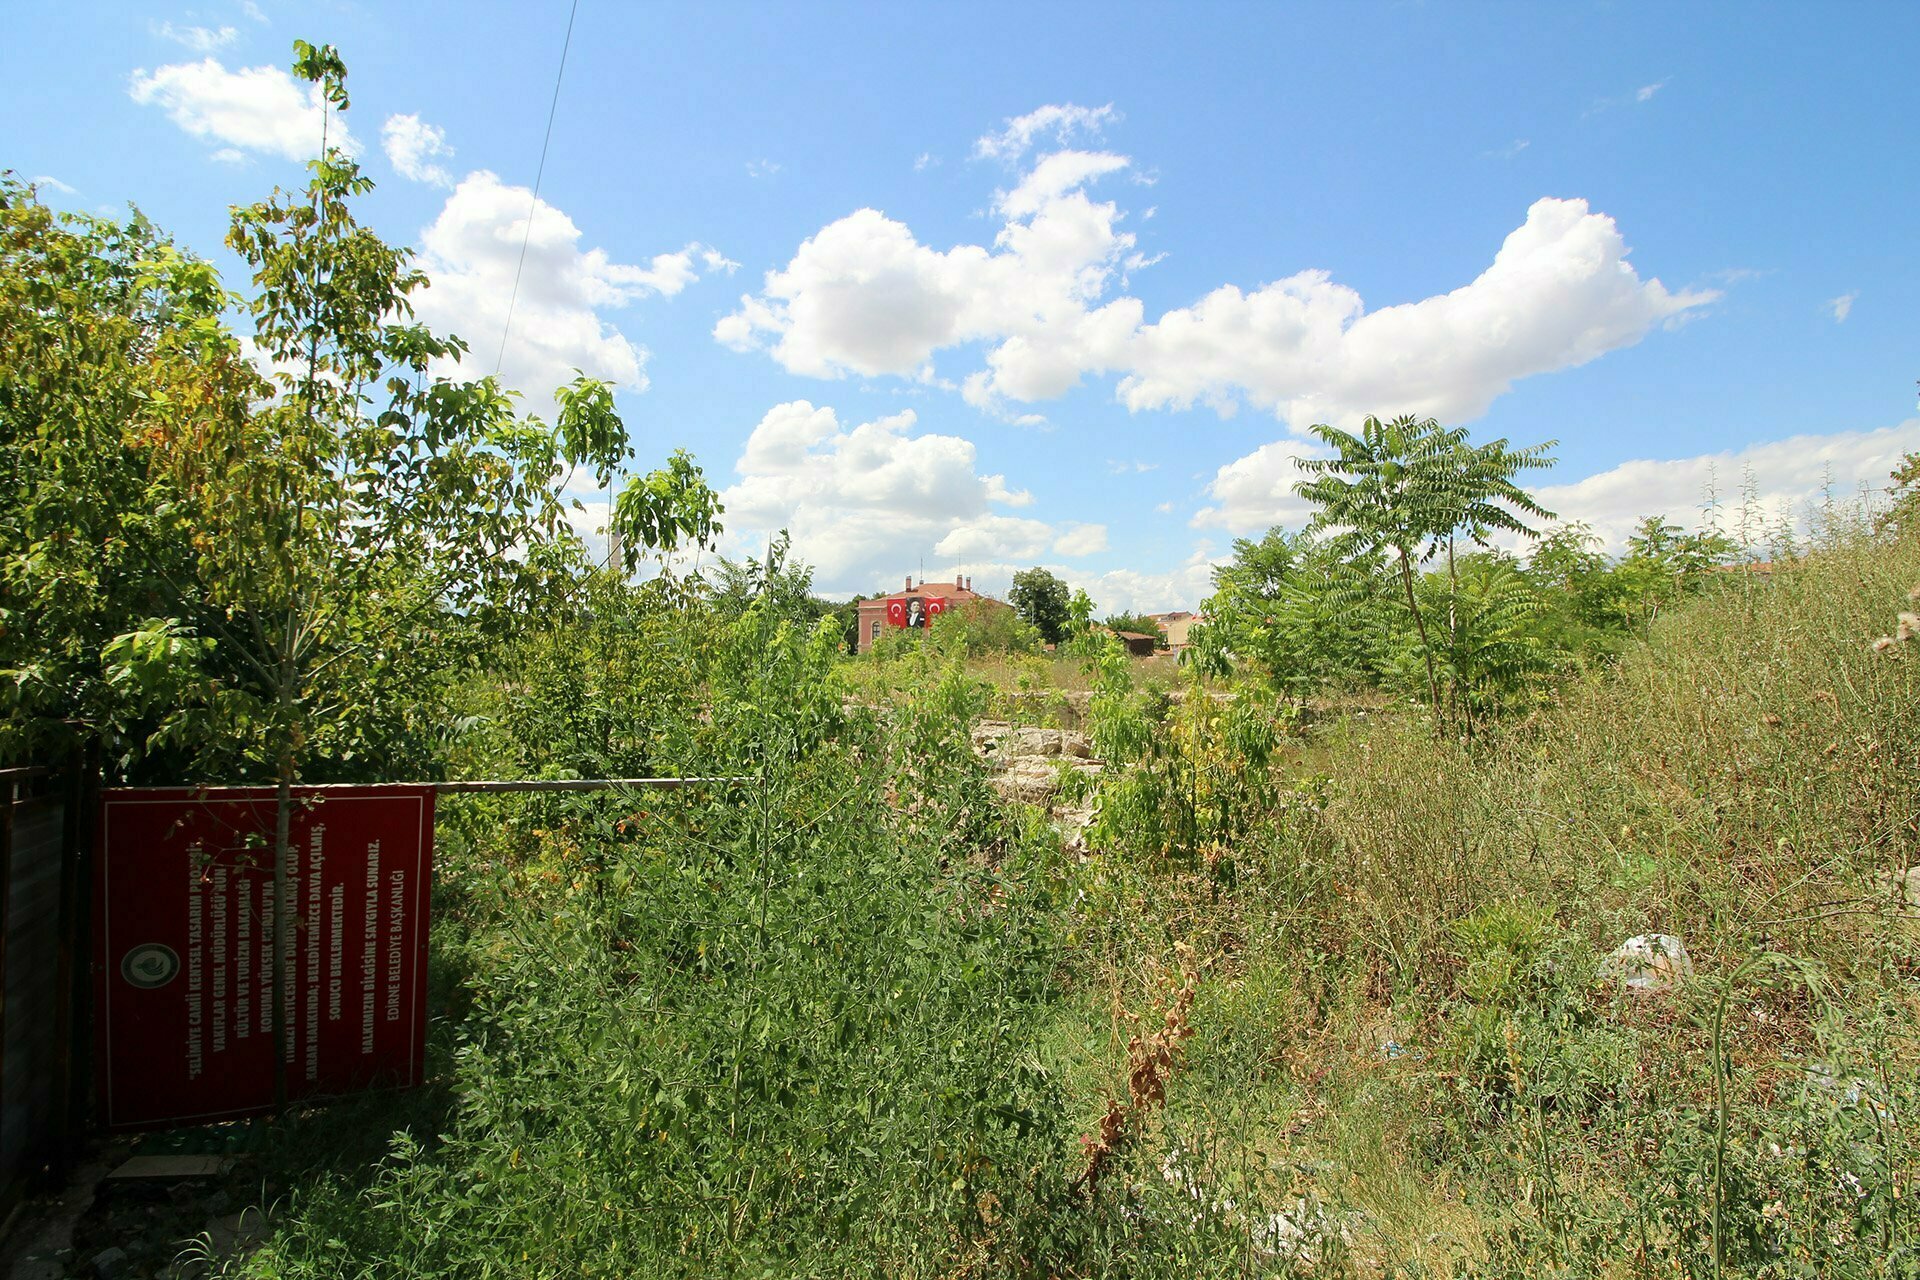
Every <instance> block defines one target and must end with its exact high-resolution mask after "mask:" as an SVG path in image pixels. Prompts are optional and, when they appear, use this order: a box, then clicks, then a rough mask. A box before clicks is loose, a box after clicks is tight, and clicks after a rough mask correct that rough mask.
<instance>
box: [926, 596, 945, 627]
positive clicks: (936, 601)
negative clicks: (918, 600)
mask: <svg viewBox="0 0 1920 1280" xmlns="http://www.w3.org/2000/svg"><path fill="white" fill-rule="evenodd" d="M946 611H947V602H946V601H945V600H942V599H941V598H940V597H939V596H935V597H934V598H933V599H931V600H929V601H927V625H928V626H932V625H933V615H934V614H936V613H945V612H946Z"/></svg>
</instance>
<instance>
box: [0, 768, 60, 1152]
mask: <svg viewBox="0 0 1920 1280" xmlns="http://www.w3.org/2000/svg"><path fill="white" fill-rule="evenodd" d="M12 826H13V851H12V857H11V858H10V859H8V862H9V863H10V869H11V875H10V878H9V882H8V884H7V919H6V931H7V934H6V952H5V956H6V1006H5V1018H6V1026H5V1033H6V1038H5V1043H4V1047H3V1048H0V1053H4V1055H5V1056H4V1058H0V1093H3V1094H4V1096H3V1097H0V1183H4V1184H9V1185H11V1184H14V1183H16V1182H17V1180H19V1179H22V1178H32V1177H33V1176H35V1175H36V1174H37V1173H38V1172H39V1171H40V1168H41V1166H42V1165H44V1164H45V1163H46V1161H47V1160H48V1158H49V1156H50V1154H51V1152H50V1147H51V1145H52V1143H53V1141H54V1138H55V1135H56V1134H57V1133H58V1132H59V1130H60V1124H61V1120H62V1116H63V1112H64V1109H65V1107H66V1099H65V1098H64V1097H63V1096H61V1087H62V1074H63V1073H62V1071H61V1069H60V1057H61V1044H60V1039H61V1036H62V1035H63V1034H64V1029H65V1027H66V1020H65V1017H64V1014H63V1012H62V1010H61V1008H60V1004H61V1000H62V999H63V993H62V991H61V989H60V982H59V977H58V975H60V974H61V972H62V965H61V960H60V922H61V910H60V890H61V870H62V867H61V860H62V849H63V847H64V844H65V840H64V836H65V832H66V803H65V801H64V800H63V799H62V798H61V797H60V796H57V795H56V796H39V797H34V798H30V799H23V800H21V801H19V802H18V803H16V804H15V805H14V806H13V823H12Z"/></svg>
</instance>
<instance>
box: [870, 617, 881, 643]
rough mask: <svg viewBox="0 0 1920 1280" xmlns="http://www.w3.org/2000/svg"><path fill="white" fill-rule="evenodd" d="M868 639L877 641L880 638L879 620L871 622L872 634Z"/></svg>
mask: <svg viewBox="0 0 1920 1280" xmlns="http://www.w3.org/2000/svg"><path fill="white" fill-rule="evenodd" d="M868 638H869V639H872V640H878V639H879V638H880V619H878V618H875V619H874V620H873V634H872V635H871V636H869V637H868Z"/></svg>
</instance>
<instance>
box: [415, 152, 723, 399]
mask: <svg viewBox="0 0 1920 1280" xmlns="http://www.w3.org/2000/svg"><path fill="white" fill-rule="evenodd" d="M529 215H531V218H530V217H529ZM529 222H531V225H529ZM581 240H582V233H581V231H580V228H579V227H578V226H576V225H575V224H574V221H573V219H571V218H569V217H568V216H567V215H566V214H565V213H564V212H562V211H561V210H559V209H557V208H555V207H554V206H553V205H551V204H549V203H548V202H547V201H545V200H540V201H537V202H536V201H534V200H533V193H532V192H531V191H530V190H529V189H528V188H526V187H522V186H516V185H513V184H510V183H505V182H502V181H501V180H500V179H499V177H497V176H496V175H494V174H492V173H490V172H488V171H486V170H484V169H483V170H478V171H476V172H474V173H470V174H468V175H467V176H466V177H465V178H463V179H461V181H460V184H459V186H458V187H456V188H455V189H454V191H453V193H452V194H451V195H449V196H448V197H447V201H446V204H445V205H444V206H443V207H442V208H441V210H440V214H439V216H438V217H437V218H435V219H434V221H433V222H432V224H431V225H429V226H428V227H427V228H426V229H425V230H424V231H422V232H421V265H422V267H423V268H424V269H425V270H426V272H427V275H428V277H429V278H430V279H431V281H432V285H431V286H430V287H429V288H427V289H424V290H421V291H420V292H418V293H416V294H415V295H414V299H415V306H416V308H417V310H418V312H419V314H420V317H421V319H423V320H424V321H426V322H427V323H428V324H430V325H431V326H432V327H433V328H435V329H436V330H438V331H440V332H453V333H457V334H459V335H460V336H461V337H462V338H464V339H466V340H467V342H468V343H469V344H470V345H471V347H472V351H471V352H470V353H469V354H468V356H467V358H466V361H465V363H464V369H463V371H464V373H465V374H466V375H467V376H469V377H474V376H479V375H480V374H484V373H490V372H492V370H493V362H494V357H495V354H496V352H498V351H499V350H500V338H501V333H502V330H503V328H504V326H505V325H506V322H507V310H508V300H509V298H512V299H513V303H512V308H513V328H512V333H511V335H510V338H509V341H508V342H507V346H506V353H505V358H504V360H503V361H502V365H501V370H500V374H501V378H502V380H503V381H504V382H505V383H506V384H507V385H508V386H511V387H514V388H517V389H519V390H520V391H522V392H524V393H525V394H526V395H527V396H528V397H529V403H530V404H532V405H535V406H539V409H538V411H540V412H543V413H544V412H546V409H545V408H544V406H545V404H546V397H547V396H548V395H549V394H550V393H551V392H552V390H553V388H555V387H557V386H559V385H561V384H562V383H564V382H568V381H571V380H572V378H573V371H574V369H576V368H578V369H582V370H584V371H586V372H587V373H588V374H591V375H593V376H594V377H598V378H605V379H607V380H608V381H610V382H613V383H615V384H617V385H619V386H622V387H625V388H627V389H629V390H635V391H638V390H643V389H644V388H645V387H646V385H647V379H646V373H645V366H646V360H647V352H646V350H645V349H644V348H642V347H641V346H639V345H638V344H636V343H634V342H632V341H630V340H629V339H628V338H627V337H626V336H625V335H624V334H622V333H621V332H620V330H619V329H618V328H617V327H616V326H615V325H613V324H612V323H611V322H609V321H608V320H607V319H606V318H605V317H604V316H603V315H602V312H604V311H607V310H611V309H616V308H619V307H624V306H626V305H628V304H630V303H632V302H635V301H637V300H639V299H642V298H647V297H653V296H665V297H672V296H673V295H675V294H677V293H679V292H680V291H681V290H683V289H685V288H686V287H687V286H688V285H689V284H691V283H692V282H693V281H694V280H695V279H697V278H698V276H699V274H700V270H701V267H702V266H706V267H707V269H709V270H711V269H712V261H713V259H712V258H711V257H709V256H708V255H709V250H708V249H707V247H706V246H705V245H701V244H697V243H696V244H690V245H688V246H687V247H686V248H684V249H680V250H677V251H675V252H672V253H661V254H657V255H655V256H654V257H653V258H652V259H651V260H650V261H648V262H646V263H645V264H629V263H623V262H616V261H614V260H613V258H612V257H611V256H610V255H609V254H608V253H607V251H606V250H605V249H600V248H583V247H582V244H581ZM523 243H524V245H525V251H526V266H525V269H524V270H522V271H520V272H519V277H520V284H519V289H518V292H517V294H516V292H515V290H514V276H515V270H516V267H517V265H518V264H519V261H520V256H521V246H522V244H523ZM720 261H722V262H724V261H725V259H724V258H722V259H720Z"/></svg>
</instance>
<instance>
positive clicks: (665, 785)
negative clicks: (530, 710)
mask: <svg viewBox="0 0 1920 1280" xmlns="http://www.w3.org/2000/svg"><path fill="white" fill-rule="evenodd" d="M752 781H754V779H753V778H752V777H730V778H525V779H521V780H519V781H511V782H296V783H294V784H293V789H294V790H295V791H301V792H306V791H353V790H356V789H358V788H360V787H427V788H430V789H431V790H432V791H433V792H434V793H435V794H437V795H443V796H444V795H501V794H507V793H513V792H525V791H627V790H632V791H677V790H679V789H680V788H682V787H697V786H707V785H711V784H716V783H730V782H752ZM272 788H273V784H272V783H270V782H249V783H233V782H209V783H204V784H201V785H198V786H186V787H179V786H174V787H109V788H107V790H108V791H109V792H112V791H117V790H131V791H181V792H195V791H233V790H248V791H267V790H272Z"/></svg>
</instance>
